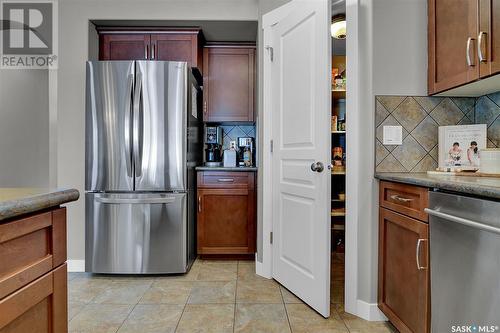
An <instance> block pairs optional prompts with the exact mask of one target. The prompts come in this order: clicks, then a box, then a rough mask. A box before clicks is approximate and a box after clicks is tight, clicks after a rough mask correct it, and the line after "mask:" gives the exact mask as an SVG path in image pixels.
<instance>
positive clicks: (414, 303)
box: [378, 207, 430, 333]
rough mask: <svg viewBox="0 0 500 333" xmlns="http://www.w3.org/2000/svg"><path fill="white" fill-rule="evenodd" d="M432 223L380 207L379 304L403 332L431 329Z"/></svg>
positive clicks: (416, 332) (413, 332)
mask: <svg viewBox="0 0 500 333" xmlns="http://www.w3.org/2000/svg"><path fill="white" fill-rule="evenodd" d="M428 234H429V225H428V224H427V223H425V222H422V221H419V220H416V219H414V218H411V217H408V216H405V215H402V214H400V213H397V212H394V211H392V210H389V209H386V208H382V207H381V208H380V216H379V263H378V305H379V308H380V309H381V310H382V312H384V314H385V315H386V316H387V318H389V320H390V321H391V323H392V324H393V325H394V326H395V327H396V328H397V329H398V330H399V332H401V333H407V332H412V333H425V332H429V325H430V311H429V310H430V305H429V304H430V298H429V297H430V288H429V263H430V262H429V255H428V253H429V252H428V251H429V241H428V240H429V237H428Z"/></svg>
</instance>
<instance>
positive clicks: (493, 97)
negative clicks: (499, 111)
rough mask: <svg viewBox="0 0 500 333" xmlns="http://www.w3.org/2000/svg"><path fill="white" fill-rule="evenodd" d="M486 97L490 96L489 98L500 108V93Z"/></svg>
mask: <svg viewBox="0 0 500 333" xmlns="http://www.w3.org/2000/svg"><path fill="white" fill-rule="evenodd" d="M486 96H488V98H489V99H491V100H492V101H493V102H494V103H495V104H496V105H499V106H500V91H497V92H496V93H493V94H489V95H486Z"/></svg>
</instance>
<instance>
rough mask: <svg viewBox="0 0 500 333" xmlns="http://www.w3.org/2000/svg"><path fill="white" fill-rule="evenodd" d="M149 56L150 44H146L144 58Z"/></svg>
mask: <svg viewBox="0 0 500 333" xmlns="http://www.w3.org/2000/svg"><path fill="white" fill-rule="evenodd" d="M148 56H149V45H146V46H145V47H144V58H145V59H148Z"/></svg>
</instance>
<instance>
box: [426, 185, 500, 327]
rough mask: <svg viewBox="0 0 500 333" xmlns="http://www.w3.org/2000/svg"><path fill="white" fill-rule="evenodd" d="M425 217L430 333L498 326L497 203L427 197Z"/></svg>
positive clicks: (499, 209) (499, 205)
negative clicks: (459, 328) (429, 286)
mask: <svg viewBox="0 0 500 333" xmlns="http://www.w3.org/2000/svg"><path fill="white" fill-rule="evenodd" d="M426 212H427V213H428V214H429V223H430V243H429V245H430V259H431V270H430V271H431V303H432V305H431V311H432V316H431V331H432V332H434V333H441V332H451V331H452V326H468V325H469V326H476V330H475V332H479V327H483V326H484V327H486V326H488V327H491V326H493V327H494V326H500V279H499V276H500V202H496V201H491V200H482V199H478V198H471V197H466V196H462V195H455V194H449V193H440V192H431V193H430V196H429V209H426ZM471 329H472V328H471ZM472 332H474V330H473V331H472ZM483 332H493V331H492V330H489V331H486V330H483Z"/></svg>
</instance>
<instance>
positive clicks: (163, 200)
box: [95, 197, 175, 205]
mask: <svg viewBox="0 0 500 333" xmlns="http://www.w3.org/2000/svg"><path fill="white" fill-rule="evenodd" d="M95 200H96V201H97V202H100V203H103V204H130V205H143V204H171V203H174V202H175V197H161V198H158V197H156V198H106V197H97V198H95Z"/></svg>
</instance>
